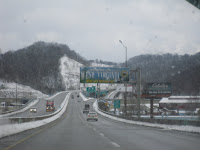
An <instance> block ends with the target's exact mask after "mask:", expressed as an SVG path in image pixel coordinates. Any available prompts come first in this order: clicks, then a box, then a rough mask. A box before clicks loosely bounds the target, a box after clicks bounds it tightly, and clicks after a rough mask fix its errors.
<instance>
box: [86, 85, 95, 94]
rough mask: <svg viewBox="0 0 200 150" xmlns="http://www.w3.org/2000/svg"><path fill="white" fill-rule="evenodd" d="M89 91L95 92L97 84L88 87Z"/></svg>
mask: <svg viewBox="0 0 200 150" xmlns="http://www.w3.org/2000/svg"><path fill="white" fill-rule="evenodd" d="M87 92H88V93H94V92H95V86H92V87H87Z"/></svg>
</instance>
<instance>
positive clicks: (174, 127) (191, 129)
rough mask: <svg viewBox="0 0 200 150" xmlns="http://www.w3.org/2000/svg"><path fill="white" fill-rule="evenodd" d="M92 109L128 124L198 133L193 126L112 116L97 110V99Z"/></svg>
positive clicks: (199, 130) (199, 129)
mask: <svg viewBox="0 0 200 150" xmlns="http://www.w3.org/2000/svg"><path fill="white" fill-rule="evenodd" d="M93 108H94V110H95V111H96V112H97V113H99V114H100V115H102V116H105V117H107V118H110V119H113V120H117V121H120V122H124V123H129V124H136V125H142V126H148V127H157V128H163V129H167V130H178V131H187V132H195V133H200V127H194V126H178V125H165V124H156V123H155V124H154V123H148V122H140V121H132V120H126V119H122V118H118V117H114V116H111V115H108V114H105V113H103V112H101V111H99V110H98V104H97V101H95V102H94V103H93Z"/></svg>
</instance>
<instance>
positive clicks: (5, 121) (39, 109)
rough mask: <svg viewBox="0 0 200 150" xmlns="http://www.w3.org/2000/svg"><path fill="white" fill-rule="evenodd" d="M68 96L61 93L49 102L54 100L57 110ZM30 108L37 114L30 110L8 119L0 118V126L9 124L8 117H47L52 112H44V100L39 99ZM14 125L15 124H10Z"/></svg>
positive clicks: (65, 93)
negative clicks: (35, 110) (35, 109)
mask: <svg viewBox="0 0 200 150" xmlns="http://www.w3.org/2000/svg"><path fill="white" fill-rule="evenodd" d="M67 94H68V92H62V93H60V94H58V95H57V96H55V97H53V98H50V100H54V104H55V110H57V109H58V108H59V107H60V105H61V103H62V102H63V100H64V99H65V97H66V95H67ZM31 108H37V112H36V113H32V112H30V109H28V110H26V111H24V112H21V113H17V114H14V115H10V116H8V117H3V118H0V125H5V124H10V123H11V121H10V119H9V118H10V117H36V116H43V115H48V114H51V113H54V112H47V111H46V99H44V98H40V99H39V102H38V103H37V104H35V105H34V106H32V107H31ZM12 123H15V122H12Z"/></svg>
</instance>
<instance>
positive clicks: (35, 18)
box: [0, 0, 200, 62]
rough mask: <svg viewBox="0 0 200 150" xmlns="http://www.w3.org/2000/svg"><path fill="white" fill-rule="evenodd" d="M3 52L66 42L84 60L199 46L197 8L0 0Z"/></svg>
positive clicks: (123, 0)
mask: <svg viewBox="0 0 200 150" xmlns="http://www.w3.org/2000/svg"><path fill="white" fill-rule="evenodd" d="M0 20H1V21H0V48H1V52H2V53H4V52H6V51H9V50H17V49H19V48H23V47H26V46H29V45H31V44H32V43H34V42H36V41H46V42H57V43H62V44H67V45H68V46H69V47H70V49H72V50H75V51H76V52H78V53H79V54H81V55H82V56H84V57H85V58H87V59H101V60H107V61H114V62H123V61H124V60H125V48H124V47H123V46H122V44H121V43H119V40H121V41H122V42H123V43H124V45H126V46H127V48H128V58H131V57H133V56H136V55H140V54H163V53H168V52H169V53H173V54H175V53H178V54H185V53H187V54H195V53H197V52H199V51H200V10H199V9H197V8H195V7H194V6H193V5H191V4H189V3H188V2H186V1H185V0H0Z"/></svg>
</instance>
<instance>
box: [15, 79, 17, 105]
mask: <svg viewBox="0 0 200 150" xmlns="http://www.w3.org/2000/svg"><path fill="white" fill-rule="evenodd" d="M15 98H16V101H15V105H16V106H15V107H16V109H17V82H16V91H15Z"/></svg>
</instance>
